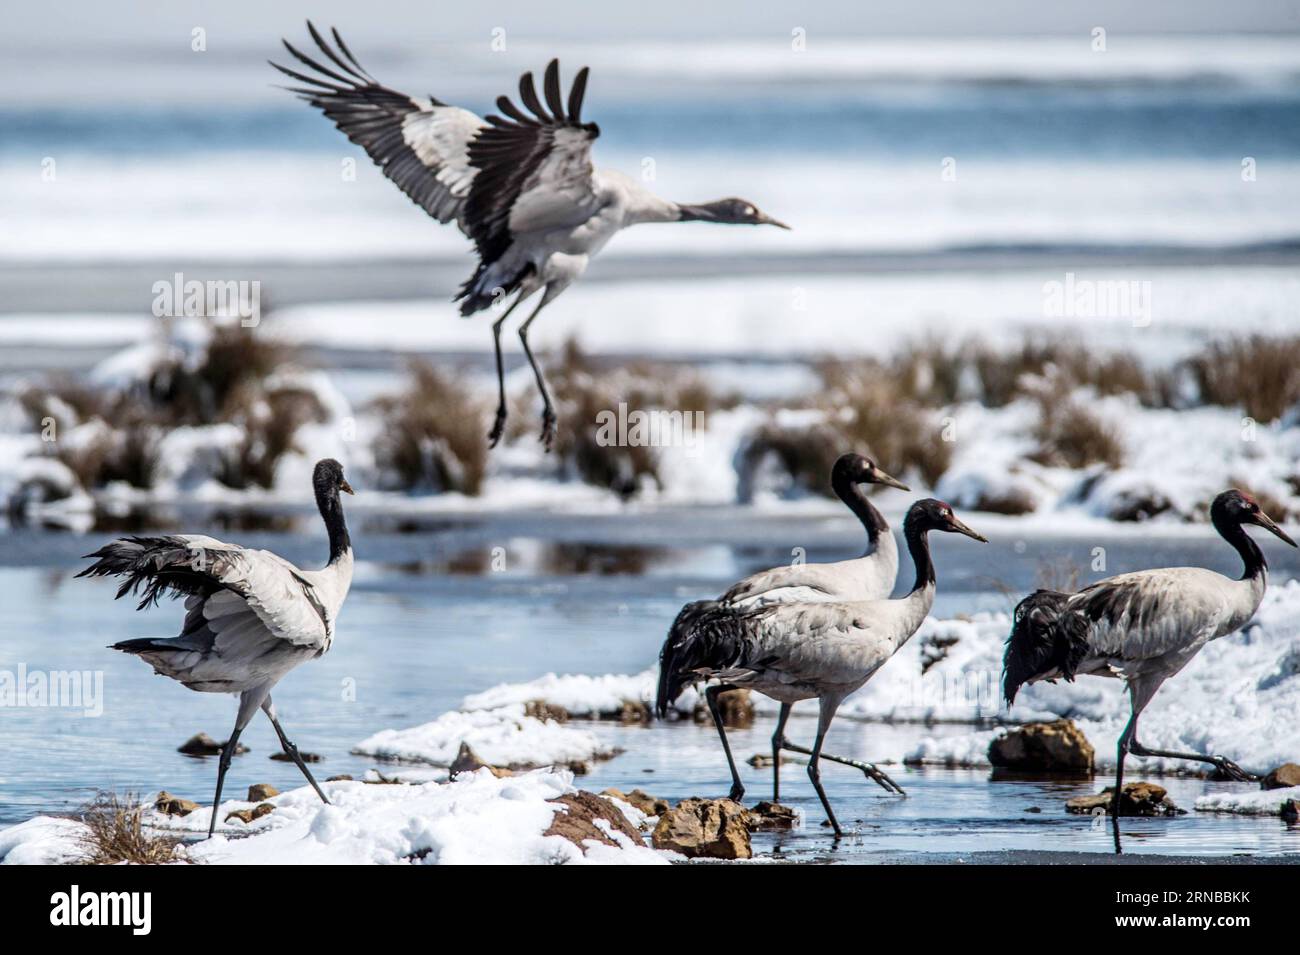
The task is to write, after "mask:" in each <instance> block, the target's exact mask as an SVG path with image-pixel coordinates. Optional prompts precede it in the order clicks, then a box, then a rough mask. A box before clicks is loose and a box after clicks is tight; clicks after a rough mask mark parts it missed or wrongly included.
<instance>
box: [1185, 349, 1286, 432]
mask: <svg viewBox="0 0 1300 955" xmlns="http://www.w3.org/2000/svg"><path fill="white" fill-rule="evenodd" d="M1186 366H1187V368H1188V369H1189V370H1190V372H1191V374H1192V377H1193V379H1194V380H1195V382H1196V386H1197V389H1198V390H1199V392H1200V398H1201V400H1202V401H1204V402H1206V403H1208V404H1215V405H1226V406H1228V407H1234V408H1241V409H1242V410H1243V411H1245V412H1246V414H1248V415H1249V416H1250V417H1252V418H1254V419H1255V420H1256V421H1263V422H1268V421H1276V420H1277V419H1278V418H1280V417H1282V415H1283V414H1285V413H1286V412H1287V411H1288V410H1289V409H1290V408H1292V407H1293V406H1294V405H1295V404H1296V403H1297V402H1298V401H1300V336H1290V337H1283V338H1270V337H1268V336H1265V335H1251V336H1249V337H1245V338H1233V339H1228V340H1226V341H1220V342H1213V343H1211V344H1209V345H1206V346H1205V348H1204V349H1202V350H1201V352H1200V353H1199V354H1197V355H1194V356H1192V357H1191V358H1189V359H1188V360H1187V362H1186Z"/></svg>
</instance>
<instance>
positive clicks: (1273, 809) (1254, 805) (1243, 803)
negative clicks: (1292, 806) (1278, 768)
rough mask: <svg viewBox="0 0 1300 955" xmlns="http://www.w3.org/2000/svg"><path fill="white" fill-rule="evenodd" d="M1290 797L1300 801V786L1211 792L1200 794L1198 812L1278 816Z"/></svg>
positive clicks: (1197, 804) (1197, 801)
mask: <svg viewBox="0 0 1300 955" xmlns="http://www.w3.org/2000/svg"><path fill="white" fill-rule="evenodd" d="M1288 799H1294V800H1296V802H1300V786H1292V787H1291V788H1289V789H1263V790H1254V791H1252V792H1244V793H1210V794H1208V795H1205V796H1198V797H1197V799H1196V804H1195V805H1196V811H1197V812H1233V813H1239V814H1241V815H1243V816H1277V815H1280V814H1281V812H1282V804H1283V803H1285V802H1286V801H1287V800H1288Z"/></svg>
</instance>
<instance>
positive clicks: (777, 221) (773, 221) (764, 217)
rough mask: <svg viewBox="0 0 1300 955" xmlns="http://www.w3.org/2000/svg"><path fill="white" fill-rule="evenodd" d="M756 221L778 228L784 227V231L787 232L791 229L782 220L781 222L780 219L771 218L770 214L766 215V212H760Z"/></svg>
mask: <svg viewBox="0 0 1300 955" xmlns="http://www.w3.org/2000/svg"><path fill="white" fill-rule="evenodd" d="M758 223H759V225H774V226H776V227H777V228H778V229H785V231H787V232H789V231H791V229H790V227H789V226H788V225H786V224H785V223H784V222H782V221H781V220H780V219H773V218H772V217H771V216H769V215H767V214H766V213H763V214H760V216H759V220H758Z"/></svg>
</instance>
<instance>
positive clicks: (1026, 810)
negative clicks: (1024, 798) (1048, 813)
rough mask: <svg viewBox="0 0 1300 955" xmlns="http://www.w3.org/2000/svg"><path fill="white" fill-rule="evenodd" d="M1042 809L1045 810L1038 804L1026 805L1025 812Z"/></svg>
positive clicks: (1040, 810)
mask: <svg viewBox="0 0 1300 955" xmlns="http://www.w3.org/2000/svg"><path fill="white" fill-rule="evenodd" d="M1042 811H1043V810H1042V809H1040V808H1039V807H1038V806H1026V807H1025V812H1042Z"/></svg>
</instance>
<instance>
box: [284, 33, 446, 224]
mask: <svg viewBox="0 0 1300 955" xmlns="http://www.w3.org/2000/svg"><path fill="white" fill-rule="evenodd" d="M307 31H308V33H309V34H310V36H311V38H312V40H313V41H314V42H315V44H316V46H317V47H318V48H319V49H320V51H321V54H322V55H323V56H324V58H325V60H326V61H327V62H328V63H329V64H332V66H327V65H326V63H324V62H321V61H320V60H318V59H316V58H314V57H311V56H308V55H307V54H306V53H304V52H302V51H301V50H299V49H298V48H296V47H295V46H294V45H293V44H291V43H290V42H289V41H288V40H284V41H283V43H284V48H285V49H286V50H287V51H288V52H289V54H290V55H291V56H292V57H293V58H294V59H295V60H297V61H298V62H299V63H301V64H302V65H303V66H305V67H307V68H308V69H309V70H311V71H313V72H312V73H303V72H300V71H298V70H294V69H289V68H288V67H285V66H281V65H280V64H279V63H274V62H272V63H271V66H273V67H275V68H276V69H277V70H279V71H280V72H281V73H283V74H284V75H285V76H288V77H290V78H292V79H294V80H297V81H298V82H299V83H305V84H307V87H306V88H303V87H288V89H289V91H290V92H292V93H295V94H297V95H298V96H299V97H301V98H302V99H304V100H306V101H307V102H308V103H310V104H311V105H312V106H315V107H316V108H317V109H319V110H320V111H321V112H323V113H324V114H325V116H326V117H328V118H329V119H330V120H331V121H332V122H333V123H334V125H335V126H337V127H338V129H339V131H340V132H342V133H343V134H344V135H345V136H347V137H348V139H350V140H351V141H352V142H354V143H356V144H357V145H358V146H360V147H361V148H363V149H364V150H365V151H366V153H367V154H368V155H369V156H370V158H371V159H372V160H373V161H374V163H375V165H376V166H378V167H379V168H380V169H381V170H383V173H384V175H385V176H387V177H388V178H389V179H391V180H392V181H393V183H394V184H395V185H396V186H397V187H398V188H399V189H401V190H402V192H404V193H405V194H406V195H407V197H408V198H410V199H411V200H412V201H413V202H415V203H416V205H418V206H420V208H422V209H424V211H425V212H427V213H429V215H431V216H433V217H434V218H435V219H437V220H438V221H439V222H450V221H451V220H452V219H455V218H458V217H459V215H460V213H461V210H462V205H463V199H464V197H463V196H456V195H454V194H453V193H452V191H451V188H450V187H449V186H448V185H447V184H446V183H444V182H443V181H441V180H439V178H438V174H439V172H440V171H441V169H440V168H439V167H437V166H430V165H428V164H426V163H425V161H424V160H423V159H421V158H420V157H419V155H417V154H416V152H415V150H414V149H412V148H411V146H410V145H409V144H408V143H407V142H406V139H405V137H404V136H403V128H404V124H405V123H406V121H407V119H408V118H409V117H410V116H411V115H412V114H416V113H427V112H428V110H429V109H430V108H438V107H444V106H446V105H447V104H446V103H444V102H442V101H441V100H438V99H436V98H434V97H432V96H431V97H429V105H428V106H425V105H423V104H421V103H417V102H416V101H415V100H413V99H412V98H411V97H409V96H407V95H406V94H405V93H400V92H398V91H397V90H393V89H389V88H388V87H386V86H382V85H380V84H379V83H378V82H376V81H375V79H374V78H373V77H372V76H371V75H370V74H369V72H367V71H366V69H365V68H364V67H362V66H361V64H360V63H358V62H357V58H356V57H355V56H354V55H353V54H352V51H351V50H350V49H348V47H347V44H345V43H344V42H343V39H342V37H340V36H339V32H338V30H336V29H331V31H330V32H331V35H332V36H333V38H334V43H335V45H336V46H337V47H338V49H337V50H335V49H334V48H333V47H331V46H330V44H329V41H328V40H326V39H325V37H324V36H322V35H321V33H320V31H319V30H317V29H316V27H315V25H314V24H312V23H311V21H308V22H307ZM334 67H337V69H335V68H334Z"/></svg>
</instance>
